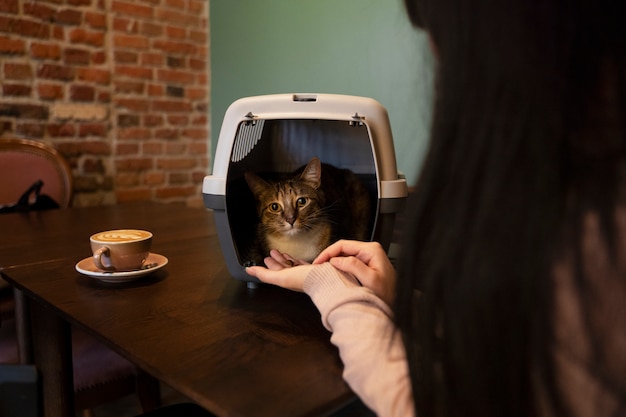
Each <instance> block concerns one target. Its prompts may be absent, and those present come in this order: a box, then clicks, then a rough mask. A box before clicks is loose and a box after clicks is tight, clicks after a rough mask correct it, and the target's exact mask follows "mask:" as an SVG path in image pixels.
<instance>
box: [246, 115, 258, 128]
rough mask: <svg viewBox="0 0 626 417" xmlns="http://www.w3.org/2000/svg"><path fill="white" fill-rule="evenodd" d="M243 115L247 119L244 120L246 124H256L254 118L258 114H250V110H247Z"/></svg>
mask: <svg viewBox="0 0 626 417" xmlns="http://www.w3.org/2000/svg"><path fill="white" fill-rule="evenodd" d="M243 117H245V118H246V119H248V120H246V121H244V123H245V125H246V126H250V125H252V126H254V125H256V119H257V118H258V116H257V115H255V114H252V112H251V111H249V112H248V114H246V115H245V116H243Z"/></svg>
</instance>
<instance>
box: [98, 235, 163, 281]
mask: <svg viewBox="0 0 626 417" xmlns="http://www.w3.org/2000/svg"><path fill="white" fill-rule="evenodd" d="M89 241H90V243H91V250H92V252H93V261H94V264H95V265H96V267H98V269H101V270H103V271H111V272H121V271H133V270H136V269H140V268H141V267H142V265H143V263H144V262H145V260H146V258H148V255H150V247H151V246H152V233H150V232H148V231H147V230H137V229H118V230H107V231H104V232H99V233H95V234H93V235H92V236H91V237H90V238H89Z"/></svg>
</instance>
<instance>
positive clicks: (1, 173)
mask: <svg viewBox="0 0 626 417" xmlns="http://www.w3.org/2000/svg"><path fill="white" fill-rule="evenodd" d="M38 180H42V181H43V183H44V185H43V187H42V189H41V192H42V193H45V194H46V195H48V196H50V197H51V198H52V199H54V200H55V201H56V202H57V203H58V204H59V206H60V207H69V206H70V205H71V204H72V197H73V180H72V172H71V169H70V166H69V164H68V163H67V161H66V160H65V159H64V158H63V156H62V155H61V154H60V153H59V152H58V151H57V150H56V149H54V148H52V147H51V146H48V145H45V144H43V143H41V142H36V141H32V140H25V139H0V206H2V205H7V204H11V203H14V202H16V201H17V200H18V199H19V197H20V196H21V195H22V194H23V193H24V191H26V190H27V189H28V188H29V187H30V186H31V185H32V184H33V183H34V182H36V181H38ZM1 238H2V236H0V239H1ZM2 283H5V282H4V281H2V280H1V279H0V287H1V286H2ZM5 284H6V283H5ZM16 303H17V307H16ZM27 304H28V303H27V299H26V298H25V297H24V296H23V295H22V294H21V292H20V291H17V290H15V291H12V290H11V288H9V287H7V286H6V285H5V288H0V363H4V364H12V363H18V362H21V363H22V364H26V363H31V362H32V342H31V341H30V334H29V333H28V329H30V325H29V323H28V320H29V318H28V305H27ZM18 341H19V343H18ZM72 362H73V364H74V389H75V402H76V409H77V410H87V413H89V410H90V409H92V408H94V407H96V406H97V405H100V404H103V403H105V402H108V401H111V400H114V399H117V398H120V397H123V396H127V395H130V394H133V393H134V394H137V395H138V397H139V400H140V403H141V408H142V409H143V411H144V412H146V411H150V410H152V409H154V408H156V407H158V406H159V405H160V387H159V382H158V381H157V380H156V379H154V378H153V377H151V376H149V375H148V374H146V373H144V372H142V371H140V370H139V369H138V368H137V367H135V366H134V365H133V364H131V363H130V362H128V361H127V360H126V359H124V358H122V357H121V356H119V355H118V354H117V353H115V352H113V351H112V350H111V349H109V348H108V347H106V346H104V345H103V344H101V343H99V342H98V341H97V340H95V339H94V338H93V337H91V336H90V335H88V334H86V333H85V332H82V331H80V330H79V329H76V328H74V327H72Z"/></svg>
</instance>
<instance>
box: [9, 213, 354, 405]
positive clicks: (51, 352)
mask: <svg viewBox="0 0 626 417" xmlns="http://www.w3.org/2000/svg"><path fill="white" fill-rule="evenodd" d="M113 228H142V229H148V230H151V231H152V232H153V233H154V241H153V252H155V253H159V254H162V255H164V256H166V257H167V258H168V259H169V264H168V265H167V266H166V267H165V268H163V269H161V270H159V271H156V272H155V273H153V274H152V275H150V276H148V277H145V278H143V279H141V280H138V281H134V282H130V283H127V284H105V283H102V282H100V281H98V280H96V279H94V278H91V277H87V276H83V275H81V274H79V273H78V272H76V271H75V269H74V266H75V264H76V263H77V262H78V261H80V260H81V259H83V258H85V257H87V256H89V255H90V253H91V252H90V248H89V236H90V235H91V234H92V233H95V232H97V231H100V230H106V229H113ZM0 231H1V232H0V233H2V235H3V238H2V242H1V243H0V268H1V269H0V274H1V275H2V277H3V278H5V279H6V280H7V281H9V282H10V283H11V284H12V285H14V286H15V287H16V288H18V289H19V290H21V291H22V292H23V293H24V294H26V296H27V297H28V298H29V299H31V300H33V301H35V302H33V303H31V307H32V309H31V314H32V322H33V340H34V345H35V346H34V347H35V363H36V364H37V366H38V367H39V369H40V370H41V372H42V377H43V381H44V402H45V409H46V415H49V416H57V415H58V416H66V415H71V414H72V413H73V406H72V405H73V403H72V392H73V389H72V385H71V383H72V380H71V372H68V371H70V370H71V366H70V365H71V363H68V360H69V361H71V356H69V352H70V349H71V345H70V343H69V337H68V336H69V327H70V326H69V323H71V324H74V325H76V326H79V327H80V328H83V329H84V330H86V331H87V332H89V333H91V334H93V335H94V336H95V337H96V338H98V339H99V340H101V341H102V342H104V343H105V344H107V345H108V346H110V347H111V348H113V349H114V350H116V351H117V352H119V353H120V354H121V355H123V356H124V357H126V358H128V359H129V360H130V361H132V362H133V363H135V364H137V365H138V366H139V367H141V368H142V369H144V370H145V371H147V372H148V373H150V374H152V375H153V376H155V377H156V378H158V379H160V380H162V381H163V382H165V383H167V384H168V385H169V386H171V387H172V388H174V389H175V390H177V391H179V392H180V393H182V394H183V395H185V396H187V397H188V398H190V399H191V400H193V401H195V402H197V403H199V404H200V405H202V406H203V407H205V408H206V409H208V410H210V411H212V412H213V413H215V414H217V415H219V416H272V417H274V416H313V415H324V414H328V413H330V412H332V411H333V410H336V409H338V408H341V407H342V406H344V405H346V404H348V403H349V402H351V401H353V400H354V398H355V397H354V394H353V393H352V392H351V391H350V389H349V388H348V387H347V386H346V384H345V383H344V382H343V380H342V378H341V372H342V365H341V362H340V360H339V357H338V354H337V351H336V349H335V348H334V347H333V346H332V345H331V344H330V342H329V333H328V332H327V331H326V330H325V329H324V328H323V327H322V325H321V323H320V319H319V313H318V312H317V310H316V309H315V307H314V306H313V304H312V303H311V301H310V300H309V299H308V297H307V296H305V295H303V294H297V293H292V292H289V291H286V290H283V289H280V288H275V287H269V286H260V287H259V288H257V289H254V290H250V289H248V288H247V287H246V285H245V283H243V282H240V281H237V280H235V279H233V278H231V277H230V275H229V274H228V271H227V269H226V265H225V263H224V260H223V257H222V253H221V250H220V247H219V242H218V239H217V235H216V232H215V227H214V224H213V217H212V214H211V213H210V212H208V211H206V210H202V209H191V208H185V207H181V206H174V205H162V204H154V203H150V204H148V203H146V204H139V205H130V206H114V207H99V208H88V209H68V210H54V211H49V212H41V213H31V214H27V215H21V214H11V215H6V216H0ZM68 358H69V359H68Z"/></svg>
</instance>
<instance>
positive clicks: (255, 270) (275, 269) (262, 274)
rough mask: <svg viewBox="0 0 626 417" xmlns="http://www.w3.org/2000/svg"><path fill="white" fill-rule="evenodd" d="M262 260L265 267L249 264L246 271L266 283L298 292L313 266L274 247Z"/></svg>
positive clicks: (300, 290)
mask: <svg viewBox="0 0 626 417" xmlns="http://www.w3.org/2000/svg"><path fill="white" fill-rule="evenodd" d="M264 262H265V265H266V266H267V268H264V267H262V266H251V267H248V268H246V273H248V275H251V276H253V277H256V278H258V279H259V280H260V281H261V282H265V283H266V284H273V285H278V286H279V287H283V288H286V289H288V290H293V291H299V292H302V288H303V286H304V279H305V278H306V276H307V274H308V273H309V271H310V270H311V269H312V268H313V265H311V264H309V263H307V262H304V261H300V260H297V259H294V258H292V257H291V256H290V255H288V254H286V253H281V252H279V251H277V250H275V249H272V250H271V251H270V256H268V257H267V258H265V259H264Z"/></svg>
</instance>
